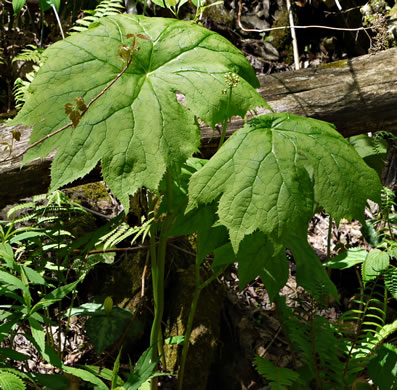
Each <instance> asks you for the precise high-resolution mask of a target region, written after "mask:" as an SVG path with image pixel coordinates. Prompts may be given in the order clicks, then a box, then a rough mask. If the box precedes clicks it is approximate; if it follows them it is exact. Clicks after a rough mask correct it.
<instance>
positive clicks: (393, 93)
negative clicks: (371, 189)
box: [0, 48, 397, 207]
mask: <svg viewBox="0 0 397 390" xmlns="http://www.w3.org/2000/svg"><path fill="white" fill-rule="evenodd" d="M259 80H260V83H261V89H260V92H261V94H262V96H263V97H264V98H265V99H266V100H267V101H268V102H269V104H270V105H271V106H272V108H273V109H274V111H276V112H289V113H292V114H298V115H303V116H309V117H313V118H317V119H321V120H325V121H329V122H332V123H334V124H335V125H336V127H337V129H338V131H339V132H340V133H341V134H343V135H344V136H346V137H348V136H351V135H355V134H360V133H365V132H369V131H376V130H386V131H391V132H397V110H396V107H397V48H393V49H389V50H386V51H384V52H380V53H378V54H375V55H366V56H362V57H357V58H355V59H352V60H342V61H338V62H335V63H331V64H326V65H323V66H320V67H318V68H311V69H303V70H299V71H295V72H286V73H278V74H272V75H260V76H259ZM242 123H243V122H242V120H241V119H234V120H232V122H231V124H230V126H229V129H228V135H230V134H231V133H233V132H234V131H236V130H237V129H238V128H240V127H241V126H242ZM13 129H15V128H12V127H9V126H8V127H7V126H2V127H0V142H10V141H11V138H12V137H11V130H13ZM19 130H20V132H21V134H22V137H21V140H20V141H19V142H15V145H14V147H13V153H12V155H11V157H12V156H16V155H19V154H20V153H21V152H23V151H24V150H25V149H26V147H27V145H28V139H29V136H30V132H31V129H30V128H27V127H19ZM201 133H202V139H203V140H202V148H201V152H202V154H203V155H204V156H206V157H208V156H210V155H212V154H213V153H214V151H215V149H216V146H217V143H218V140H219V135H218V133H217V132H216V131H213V130H212V129H210V128H208V127H205V126H203V127H202V129H201ZM7 157H8V156H7V151H2V152H1V153H0V183H1V185H0V207H2V206H4V205H7V204H9V203H11V202H13V201H15V200H18V199H20V198H22V197H25V196H30V195H34V194H39V193H43V192H45V191H47V188H48V184H49V182H50V179H49V170H50V165H51V161H52V157H53V156H49V157H47V158H46V159H43V160H35V161H32V162H30V163H28V164H26V165H25V166H24V167H23V168H22V169H20V166H21V158H17V159H13V160H9V161H3V160H4V159H6V158H7ZM1 161H3V162H1ZM99 179H100V169H99V168H97V169H96V170H95V171H94V172H92V173H91V174H90V175H89V176H88V177H86V178H85V179H84V180H83V182H92V181H97V180H99ZM79 183H81V181H80V182H79ZM75 184H78V183H73V185H75Z"/></svg>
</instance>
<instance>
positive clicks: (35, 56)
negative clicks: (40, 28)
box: [12, 45, 44, 110]
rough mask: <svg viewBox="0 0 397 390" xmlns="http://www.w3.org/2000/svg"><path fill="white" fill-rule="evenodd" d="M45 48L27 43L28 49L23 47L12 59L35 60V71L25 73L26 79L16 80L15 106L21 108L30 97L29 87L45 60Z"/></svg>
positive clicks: (14, 88) (13, 91) (14, 91)
mask: <svg viewBox="0 0 397 390" xmlns="http://www.w3.org/2000/svg"><path fill="white" fill-rule="evenodd" d="M43 52H44V49H40V48H38V47H37V46H35V45H27V48H26V49H23V50H22V52H21V53H19V54H18V55H17V56H15V57H14V58H13V59H12V62H15V61H25V62H33V64H34V65H33V71H31V72H29V73H27V74H26V75H25V79H21V78H19V77H18V78H17V79H16V80H15V82H14V87H13V89H12V93H13V95H14V98H15V108H16V109H17V110H20V109H21V108H22V106H23V104H24V103H25V101H26V99H27V98H28V95H29V92H28V88H29V85H30V83H31V82H32V80H33V79H34V76H35V75H36V73H37V72H38V70H39V69H40V66H41V65H42V64H43V62H44V56H43Z"/></svg>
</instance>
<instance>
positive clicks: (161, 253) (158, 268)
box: [149, 171, 175, 390]
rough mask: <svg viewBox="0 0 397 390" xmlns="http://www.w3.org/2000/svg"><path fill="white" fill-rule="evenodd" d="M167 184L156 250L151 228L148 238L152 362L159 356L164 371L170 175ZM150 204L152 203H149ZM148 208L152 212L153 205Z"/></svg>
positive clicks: (153, 386) (153, 388)
mask: <svg viewBox="0 0 397 390" xmlns="http://www.w3.org/2000/svg"><path fill="white" fill-rule="evenodd" d="M166 182H167V197H168V212H167V215H166V217H165V219H164V221H163V222H162V228H161V232H160V239H159V244H158V247H157V250H156V241H155V240H156V231H155V228H153V231H152V232H151V237H150V246H151V254H152V283H153V300H154V319H153V324H152V330H151V333H150V345H151V347H152V348H153V350H152V360H153V361H157V360H158V358H159V356H161V359H162V364H163V368H164V369H166V361H165V357H164V350H163V337H162V333H161V322H162V319H163V313H164V273H165V259H166V254H167V242H168V232H169V230H170V228H171V227H172V224H173V222H174V220H175V216H174V214H173V213H172V210H171V207H172V180H171V174H170V173H169V172H168V171H167V173H166ZM151 202H152V201H151ZM149 207H151V209H152V210H153V208H154V207H153V204H152V203H150V204H149ZM155 389H157V381H156V380H152V390H155Z"/></svg>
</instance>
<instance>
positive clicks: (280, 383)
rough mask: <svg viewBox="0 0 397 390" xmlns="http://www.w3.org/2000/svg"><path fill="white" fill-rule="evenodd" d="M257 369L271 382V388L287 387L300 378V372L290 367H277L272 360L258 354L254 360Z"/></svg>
mask: <svg viewBox="0 0 397 390" xmlns="http://www.w3.org/2000/svg"><path fill="white" fill-rule="evenodd" d="M254 366H255V368H256V370H257V371H258V372H259V374H261V375H262V376H263V377H264V378H265V379H267V380H268V381H269V382H270V386H271V388H272V389H273V388H277V389H280V390H281V389H287V387H285V386H291V385H292V384H294V382H297V381H298V380H299V374H298V373H297V372H295V371H293V370H290V369H289V368H280V367H276V366H275V365H274V364H273V363H272V362H271V361H269V360H265V359H263V358H261V357H260V356H256V358H255V360H254Z"/></svg>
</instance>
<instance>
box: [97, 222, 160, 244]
mask: <svg viewBox="0 0 397 390" xmlns="http://www.w3.org/2000/svg"><path fill="white" fill-rule="evenodd" d="M153 222H154V218H150V219H148V220H147V221H144V222H143V223H142V225H138V226H132V227H130V226H129V225H128V224H127V223H125V222H123V223H121V224H120V225H118V226H116V227H115V228H114V229H113V230H111V231H110V232H109V233H107V234H105V235H103V236H102V237H101V238H100V240H99V242H98V243H97V245H100V244H103V248H104V249H105V250H106V249H108V248H110V247H114V246H116V245H117V244H119V243H120V242H121V241H123V240H125V239H127V238H129V237H132V239H131V245H132V244H134V243H135V242H136V241H137V240H138V238H139V237H142V242H143V241H144V240H145V238H146V236H147V234H148V233H149V230H150V226H151V225H152V223H153Z"/></svg>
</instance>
